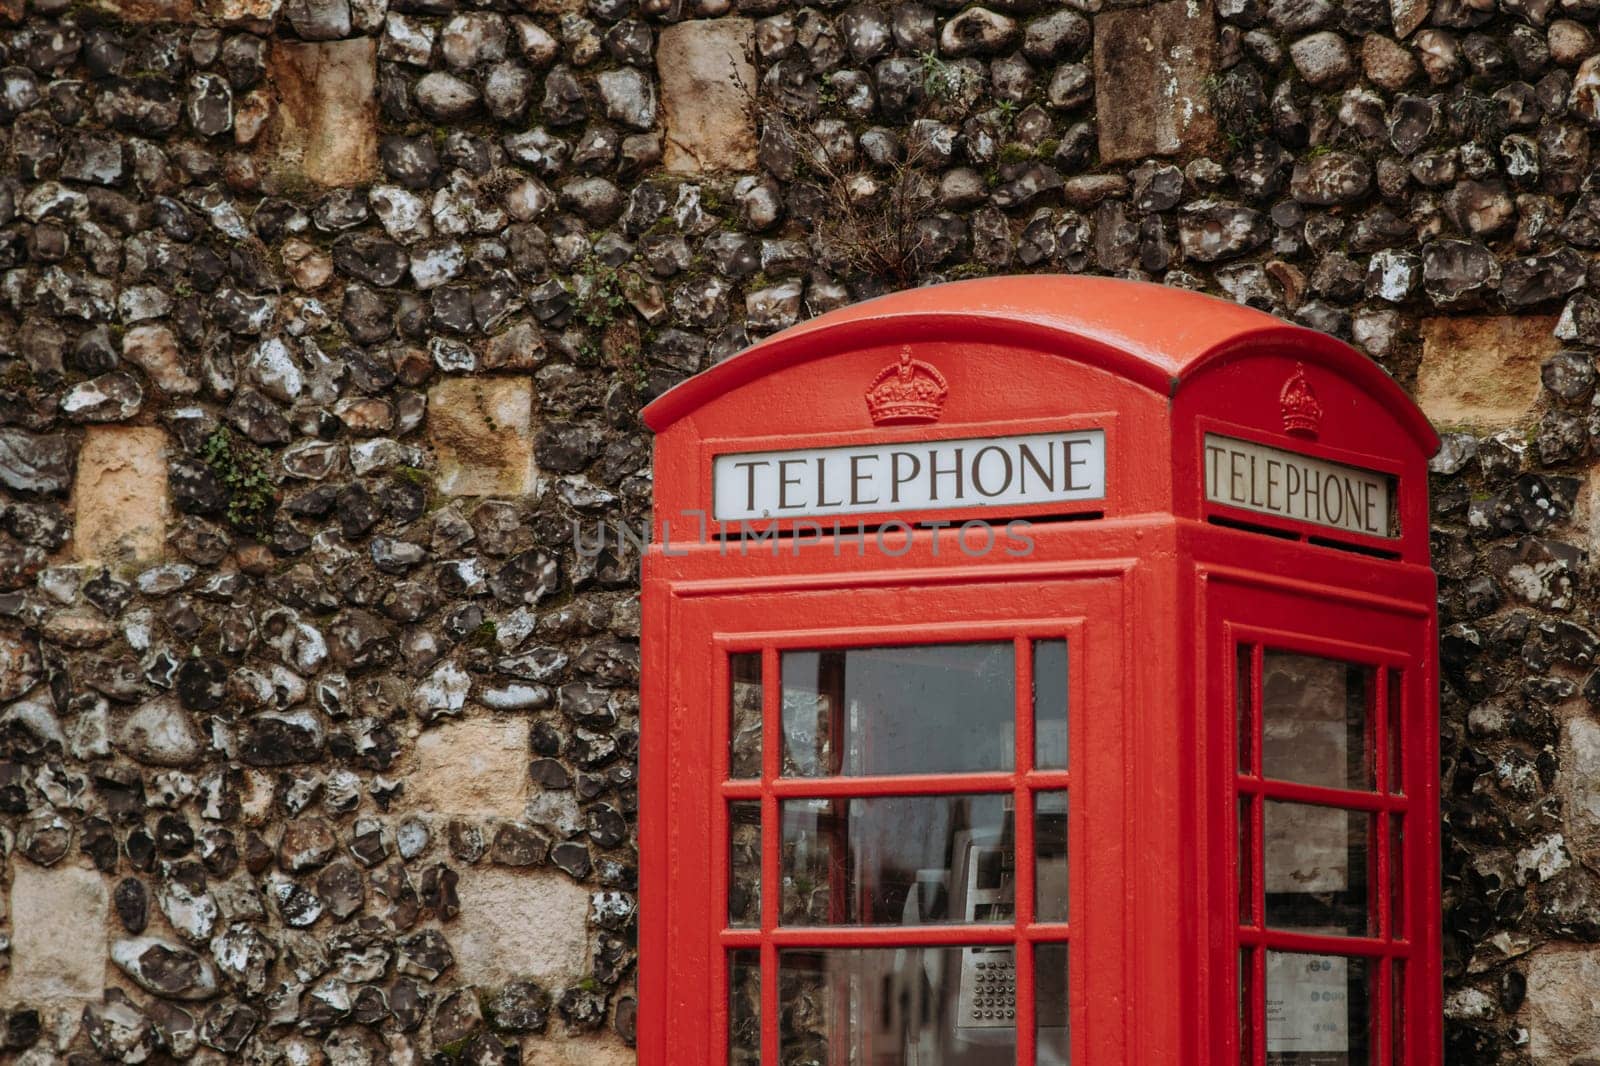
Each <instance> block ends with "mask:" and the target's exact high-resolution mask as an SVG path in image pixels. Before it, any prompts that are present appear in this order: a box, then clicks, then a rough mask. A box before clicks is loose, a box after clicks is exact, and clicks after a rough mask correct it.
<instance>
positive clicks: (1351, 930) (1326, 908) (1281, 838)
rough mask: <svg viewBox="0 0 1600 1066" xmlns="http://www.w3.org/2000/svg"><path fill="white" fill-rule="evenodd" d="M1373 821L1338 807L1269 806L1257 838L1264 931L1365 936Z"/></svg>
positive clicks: (1280, 804) (1284, 804)
mask: <svg viewBox="0 0 1600 1066" xmlns="http://www.w3.org/2000/svg"><path fill="white" fill-rule="evenodd" d="M1370 825H1371V816H1370V815H1368V814H1365V813H1362V812H1360V811H1346V810H1340V809H1339V808H1337V807H1313V806H1311V805H1309V804H1305V803H1280V802H1276V801H1271V800H1269V801H1267V802H1266V804H1265V805H1264V807H1263V810H1262V823H1261V838H1262V847H1263V852H1264V854H1263V858H1264V860H1265V866H1266V871H1265V875H1264V881H1265V887H1266V893H1267V899H1266V902H1267V914H1266V917H1267V925H1268V926H1270V927H1271V928H1274V929H1294V930H1299V931H1301V932H1307V933H1329V934H1334V935H1338V936H1365V935H1366V934H1367V933H1368V932H1369V931H1370V929H1371V926H1370V923H1369V917H1368V915H1367V856H1368V854H1369V848H1368V835H1369V827H1370Z"/></svg>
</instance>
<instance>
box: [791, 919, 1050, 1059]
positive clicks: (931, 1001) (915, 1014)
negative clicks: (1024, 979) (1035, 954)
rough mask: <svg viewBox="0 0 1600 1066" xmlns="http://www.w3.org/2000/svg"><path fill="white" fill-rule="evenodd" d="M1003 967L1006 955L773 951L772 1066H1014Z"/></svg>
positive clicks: (1012, 1013)
mask: <svg viewBox="0 0 1600 1066" xmlns="http://www.w3.org/2000/svg"><path fill="white" fill-rule="evenodd" d="M1011 960H1012V954H1011V949H1010V948H960V947H950V948H944V947H940V948H862V949H838V950H820V951H814V950H805V951H784V952H780V953H779V955H778V974H779V983H778V996H779V1011H780V1014H779V1017H780V1018H781V1022H780V1026H781V1032H780V1034H779V1045H780V1046H779V1055H778V1060H779V1062H780V1063H783V1064H784V1066H809V1064H826V1066H856V1064H860V1066H912V1064H929V1063H935V1064H937V1063H949V1064H954V1063H964V1062H965V1063H974V1064H977V1063H982V1064H983V1066H1008V1064H1012V1063H1015V1062H1016V1056H1017V1052H1016V1047H1017V1043H1016V1041H1017V1033H1016V1028H1015V1026H1016V1020H1015V1019H1016V999H1015V983H1016V982H1015V980H1014V977H1013V976H1012V969H1013V967H1012V963H1011ZM947 1003H949V1004H951V1005H952V1006H947V1005H946V1004H947ZM1041 1061H1043V1060H1041Z"/></svg>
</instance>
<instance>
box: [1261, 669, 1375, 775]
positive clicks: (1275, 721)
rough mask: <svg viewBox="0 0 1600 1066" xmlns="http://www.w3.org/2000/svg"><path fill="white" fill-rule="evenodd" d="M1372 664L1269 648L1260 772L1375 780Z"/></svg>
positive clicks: (1264, 679)
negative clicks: (1370, 738)
mask: <svg viewBox="0 0 1600 1066" xmlns="http://www.w3.org/2000/svg"><path fill="white" fill-rule="evenodd" d="M1373 681H1374V679H1373V671H1372V669H1371V668H1370V667H1366V666H1361V665H1359V664H1356V663H1346V662H1339V661H1337V660H1334V659H1324V658H1320V657H1318V656H1315V655H1301V654H1299V653H1298V652H1287V651H1274V650H1272V649H1270V648H1269V649H1267V651H1266V653H1265V655H1264V657H1263V662H1262V676H1261V773H1262V776H1264V777H1271V778H1276V779H1277V780H1280V781H1297V782H1299V783H1301V784H1305V785H1322V786H1325V787H1328V788H1354V789H1370V788H1372V785H1373V781H1372V759H1371V755H1370V753H1369V752H1368V750H1367V707H1368V705H1369V703H1370V702H1371V699H1372V696H1371V694H1372V692H1373V689H1374V683H1373Z"/></svg>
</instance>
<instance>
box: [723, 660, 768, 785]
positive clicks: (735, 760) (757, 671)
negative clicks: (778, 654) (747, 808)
mask: <svg viewBox="0 0 1600 1066" xmlns="http://www.w3.org/2000/svg"><path fill="white" fill-rule="evenodd" d="M728 688H729V692H728V719H729V721H728V764H729V769H728V773H729V776H730V777H733V778H735V779H741V778H757V777H760V776H761V653H760V652H741V653H739V654H738V655H730V656H728Z"/></svg>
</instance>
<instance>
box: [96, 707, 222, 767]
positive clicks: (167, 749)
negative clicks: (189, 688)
mask: <svg viewBox="0 0 1600 1066" xmlns="http://www.w3.org/2000/svg"><path fill="white" fill-rule="evenodd" d="M116 747H117V750H118V751H121V752H122V753H123V754H125V755H127V756H128V757H129V758H132V759H134V760H136V761H138V762H141V763H143V764H145V765H147V766H188V765H190V764H192V763H193V762H195V761H196V760H198V759H199V758H200V757H201V755H203V754H204V752H205V750H206V745H205V739H204V738H203V737H202V736H201V734H200V731H199V729H197V728H196V726H195V724H194V720H193V718H192V717H190V715H189V712H188V711H185V710H184V709H183V708H182V707H181V706H180V705H179V704H178V700H177V698H176V697H173V696H160V697H157V698H156V699H153V700H150V701H148V702H147V703H144V704H142V705H140V707H139V708H138V709H137V710H135V711H134V712H133V713H131V714H130V715H128V717H127V718H126V719H124V720H123V722H122V725H121V726H120V727H119V728H118V729H117V733H116Z"/></svg>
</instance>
